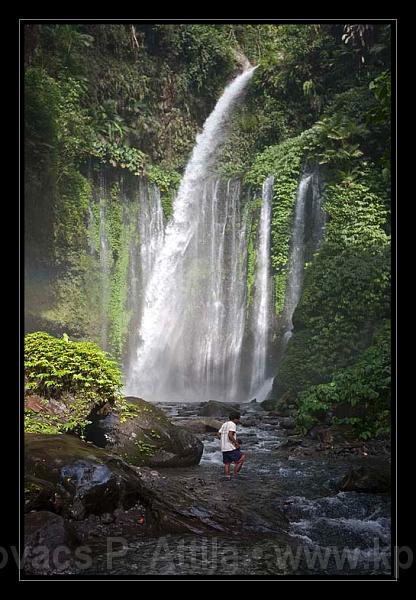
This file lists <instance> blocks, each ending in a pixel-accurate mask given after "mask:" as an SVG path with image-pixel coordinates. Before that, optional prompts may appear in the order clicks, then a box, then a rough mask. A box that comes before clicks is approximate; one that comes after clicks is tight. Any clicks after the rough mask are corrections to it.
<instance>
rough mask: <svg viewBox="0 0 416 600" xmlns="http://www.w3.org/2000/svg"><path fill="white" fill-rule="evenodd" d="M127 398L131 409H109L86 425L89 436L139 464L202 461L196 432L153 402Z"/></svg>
mask: <svg viewBox="0 0 416 600" xmlns="http://www.w3.org/2000/svg"><path fill="white" fill-rule="evenodd" d="M126 400H127V402H128V404H129V405H131V407H132V412H131V413H129V414H128V415H127V416H123V414H121V415H119V414H116V413H110V414H109V415H107V416H105V417H103V418H98V419H96V420H95V421H94V422H93V423H92V425H90V426H89V427H87V428H86V430H85V434H86V439H87V440H90V441H92V442H93V443H94V444H96V445H97V446H100V447H102V448H105V449H106V450H110V451H112V452H115V453H116V454H119V455H120V456H121V457H122V458H123V459H125V460H127V461H128V462H129V463H131V464H133V465H137V466H140V465H147V466H150V467H189V466H192V465H197V464H198V463H199V461H200V460H201V456H202V452H203V449H204V447H203V444H202V442H201V441H200V440H199V439H198V438H197V437H196V436H195V435H194V434H193V433H191V432H190V431H187V430H186V429H183V428H182V427H177V426H176V425H174V424H173V423H172V422H171V421H170V420H169V419H168V417H167V416H166V415H165V413H164V412H163V411H162V410H160V409H159V408H157V407H156V406H155V405H153V404H151V403H150V402H145V401H144V400H142V399H141V398H133V397H129V398H126Z"/></svg>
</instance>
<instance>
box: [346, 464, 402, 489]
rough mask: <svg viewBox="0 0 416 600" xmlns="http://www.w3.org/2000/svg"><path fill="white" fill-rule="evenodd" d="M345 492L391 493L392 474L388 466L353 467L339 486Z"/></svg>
mask: <svg viewBox="0 0 416 600" xmlns="http://www.w3.org/2000/svg"><path fill="white" fill-rule="evenodd" d="M338 489H339V490H341V491H343V492H364V493H373V494H377V493H380V494H383V493H389V492H390V491H391V472H390V466H389V465H388V464H382V465H371V466H370V465H365V466H362V467H358V468H354V467H351V468H350V469H349V471H348V472H347V473H346V474H345V475H344V477H343V478H342V479H341V481H340V482H339V484H338Z"/></svg>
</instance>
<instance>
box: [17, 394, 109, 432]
mask: <svg viewBox="0 0 416 600" xmlns="http://www.w3.org/2000/svg"><path fill="white" fill-rule="evenodd" d="M24 408H25V414H27V416H28V419H29V422H30V424H31V425H32V426H33V425H35V424H36V426H37V427H38V428H39V427H40V426H42V427H43V430H44V431H49V432H50V433H53V432H56V433H58V432H59V431H62V430H63V428H65V431H66V430H67V424H68V422H72V423H74V427H73V430H74V432H75V433H77V425H79V423H80V422H82V421H83V420H84V419H86V420H89V419H91V418H93V417H94V415H95V414H97V413H98V414H101V415H102V414H105V413H108V412H109V411H110V410H111V408H110V405H109V404H108V403H106V402H104V401H103V400H98V399H89V400H82V399H81V398H79V397H76V396H74V395H73V394H70V393H68V392H63V393H62V394H61V395H60V397H59V398H58V399H54V398H43V397H41V396H38V395H37V394H30V393H27V394H26V395H25V407H24Z"/></svg>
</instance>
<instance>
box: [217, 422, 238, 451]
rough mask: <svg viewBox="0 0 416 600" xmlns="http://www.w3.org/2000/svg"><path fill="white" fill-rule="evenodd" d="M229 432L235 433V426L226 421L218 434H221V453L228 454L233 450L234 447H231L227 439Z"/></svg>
mask: <svg viewBox="0 0 416 600" xmlns="http://www.w3.org/2000/svg"><path fill="white" fill-rule="evenodd" d="M229 431H237V426H236V424H235V423H234V421H227V422H226V423H224V424H223V425H222V426H221V429H220V430H219V431H218V433H220V434H221V450H222V452H229V451H230V450H235V446H233V445H232V443H231V442H230V440H229V438H228V432H229Z"/></svg>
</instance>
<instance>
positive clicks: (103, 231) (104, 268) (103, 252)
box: [99, 177, 110, 348]
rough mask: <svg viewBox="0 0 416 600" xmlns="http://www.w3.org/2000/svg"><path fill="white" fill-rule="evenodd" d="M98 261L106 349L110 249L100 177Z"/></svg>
mask: <svg viewBox="0 0 416 600" xmlns="http://www.w3.org/2000/svg"><path fill="white" fill-rule="evenodd" d="M99 194H100V197H99V209H100V213H99V214H100V222H99V242H100V246H99V260H100V281H101V319H100V321H101V346H102V347H103V348H106V347H107V341H108V339H107V338H108V319H107V311H108V304H109V300H110V278H109V275H110V249H109V245H108V237H107V214H106V189H105V182H104V178H103V177H100V183H99Z"/></svg>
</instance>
